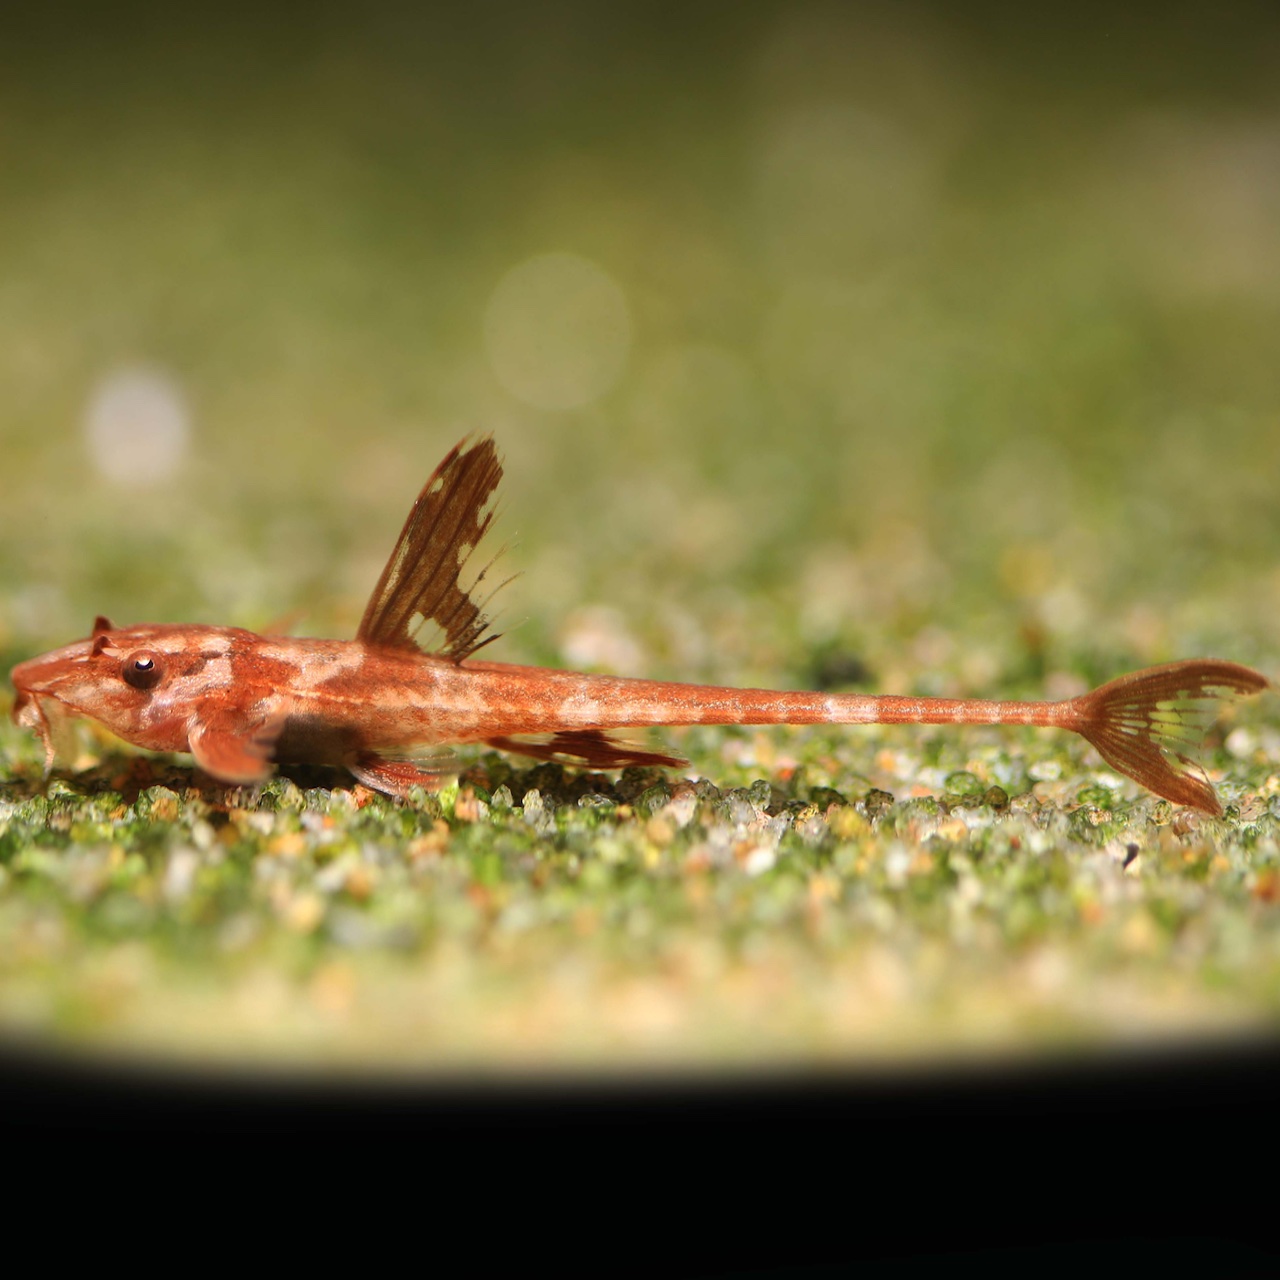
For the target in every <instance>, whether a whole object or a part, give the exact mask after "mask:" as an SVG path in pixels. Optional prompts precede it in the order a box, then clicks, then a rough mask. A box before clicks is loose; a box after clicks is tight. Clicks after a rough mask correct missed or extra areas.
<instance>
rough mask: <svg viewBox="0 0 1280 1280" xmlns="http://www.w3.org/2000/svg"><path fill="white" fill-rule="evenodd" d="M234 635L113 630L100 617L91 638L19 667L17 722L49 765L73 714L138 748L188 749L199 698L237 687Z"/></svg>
mask: <svg viewBox="0 0 1280 1280" xmlns="http://www.w3.org/2000/svg"><path fill="white" fill-rule="evenodd" d="M236 634H237V633H236V632H235V631H234V629H229V628H220V627H198V626H174V625H140V626H132V627H113V626H112V625H111V623H110V622H108V621H107V620H106V619H105V618H98V619H97V621H96V622H95V623H94V628H93V632H92V634H91V635H89V636H88V637H87V638H86V639H84V640H77V641H76V642H75V643H74V644H69V645H64V646H63V647H62V648H60V649H53V650H50V652H48V653H44V654H41V655H40V656H39V657H36V658H31V659H29V660H28V661H27V662H20V663H19V664H18V665H17V666H16V667H14V668H13V671H12V676H11V678H12V680H13V686H14V689H15V691H16V693H17V697H16V698H15V700H14V704H13V712H12V715H13V719H14V722H15V723H16V724H19V725H21V726H23V727H24V728H27V729H31V730H32V731H34V732H35V733H36V734H38V735H39V737H40V739H41V741H42V742H43V743H44V748H45V757H46V768H49V767H52V764H53V759H54V756H55V754H56V747H55V743H54V737H55V734H54V728H55V725H56V724H57V723H59V722H61V721H63V720H65V719H67V718H69V717H75V716H83V717H87V718H88V719H91V720H94V721H97V723H99V724H101V725H102V726H103V727H105V728H106V729H109V730H110V731H111V732H112V733H114V734H115V735H116V736H117V737H120V738H123V739H125V741H127V742H132V743H133V744H134V745H135V746H140V747H147V748H150V749H152V750H158V751H183V750H186V747H187V723H188V721H189V719H190V717H191V714H192V710H193V708H194V707H195V706H196V705H198V702H199V699H201V698H203V697H205V696H207V695H208V694H210V693H213V692H215V691H216V690H218V689H219V688H225V687H226V686H228V685H230V684H231V652H232V649H233V647H234V638H235V635H236Z"/></svg>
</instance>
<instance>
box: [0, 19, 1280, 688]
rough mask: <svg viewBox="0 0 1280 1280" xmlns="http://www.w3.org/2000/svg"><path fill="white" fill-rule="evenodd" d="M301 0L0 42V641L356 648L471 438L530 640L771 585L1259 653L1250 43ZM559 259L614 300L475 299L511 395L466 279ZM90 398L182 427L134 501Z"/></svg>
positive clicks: (1176, 29) (803, 603) (921, 613)
mask: <svg viewBox="0 0 1280 1280" xmlns="http://www.w3.org/2000/svg"><path fill="white" fill-rule="evenodd" d="M308 10H309V11H308V12H299V11H298V10H297V9H296V8H295V7H293V6H289V7H288V11H287V16H286V15H285V13H283V12H282V13H280V14H279V15H278V16H274V17H273V16H270V14H268V16H262V15H261V14H259V13H257V12H255V11H253V10H249V9H244V10H237V9H236V8H234V7H232V8H231V9H229V10H227V11H225V12H221V13H220V15H219V16H218V17H217V18H216V19H209V20H208V21H198V20H195V19H193V18H191V17H189V16H186V15H183V14H181V13H175V12H172V11H170V10H168V9H165V8H161V7H156V8H154V9H145V10H142V9H136V8H130V7H129V6H128V5H126V6H123V7H119V8H113V9H112V11H111V12H110V13H109V14H104V13H97V12H91V11H90V9H89V7H86V8H85V10H84V11H83V12H81V13H79V14H77V15H76V16H74V17H72V16H67V15H64V16H62V17H59V18H56V19H55V18H54V17H52V16H45V17H43V18H41V17H38V16H36V17H26V18H23V19H18V20H17V21H16V23H15V24H10V28H9V30H8V32H7V35H6V39H5V41H4V44H3V47H0V172H2V173H3V178H2V179H0V443H2V444H3V448H4V457H5V467H4V474H5V477H6V478H5V481H4V499H5V500H4V502H3V503H2V504H0V522H2V523H0V591H3V597H2V598H3V602H4V607H3V609H0V627H2V628H3V633H2V634H3V642H4V644H5V647H6V648H8V649H11V650H13V651H14V652H26V651H29V650H30V649H32V648H36V649H38V648H43V647H47V646H48V645H49V644H51V643H53V642H55V641H57V642H60V641H62V640H63V639H64V638H66V637H68V636H71V635H79V634H82V633H83V632H84V631H85V629H86V624H87V622H88V620H89V618H90V617H91V616H92V614H93V613H94V612H95V611H99V610H107V611H110V612H112V613H114V614H119V615H120V617H121V620H126V619H142V618H157V619H158V618H165V619H169V618H175V619H176V618H199V619H204V620H211V621H219V622H222V621H226V622H230V621H237V622H246V623H249V624H252V623H254V622H259V623H260V622H263V621H265V620H266V619H267V618H268V617H270V616H274V615H275V614H278V613H282V612H285V611H287V610H290V609H293V608H297V607H306V608H307V609H308V610H310V611H312V616H310V617H309V618H308V622H309V623H310V624H312V625H313V627H315V628H335V627H349V626H350V625H351V623H352V621H353V620H354V619H355V618H356V617H358V613H359V609H360V607H361V605H362V599H363V595H364V593H365V591H366V590H367V588H368V584H369V583H370V582H371V581H372V578H373V576H374V575H375V573H376V569H377V567H378V564H379V562H380V560H381V558H382V557H383V556H384V555H385V553H386V550H387V548H388V546H389V543H390V541H391V539H392V538H393V536H394V532H395V530H396V529H397V528H398V526H399V523H400V520H401V519H402V516H403V512H404V511H405V510H406V509H407V506H408V503H409V501H410V499H411V498H412V496H413V494H414V492H415V491H416V488H417V486H418V484H419V483H420V482H421V480H422V479H424V478H425V476H426V475H427V474H428V473H429V472H430V470H431V468H432V467H433V466H434V465H435V463H436V461H437V460H438V458H439V457H440V456H441V455H442V454H443V452H444V451H445V449H446V448H447V447H448V446H449V445H450V444H452V443H453V442H454V440H455V439H456V438H457V437H459V436H460V435H461V434H463V433H464V432H465V431H468V430H492V431H494V432H495V433H496V434H497V436H498V439H499V443H500V444H501V446H502V448H503V450H504V452H505V454H506V457H507V460H508V481H507V485H506V504H507V512H508V514H507V518H506V519H505V521H504V523H503V534H504V536H506V537H509V538H514V539H517V540H518V542H519V549H518V552H517V554H516V555H515V556H514V557H512V558H511V561H512V562H513V563H514V562H516V561H518V567H520V568H522V569H523V570H524V571H525V574H526V576H525V578H524V580H523V582H522V583H521V585H519V586H517V587H515V588H514V589H512V590H511V592H509V595H508V602H507V603H508V609H509V611H514V613H513V618H509V619H508V621H512V620H514V621H516V622H520V621H524V625H523V626H522V627H521V628H520V629H519V631H518V633H517V634H516V635H515V636H514V637H513V643H514V644H515V646H516V648H517V649H518V650H519V649H522V648H528V649H529V650H531V651H534V652H537V653H539V654H544V655H545V656H549V652H548V650H549V646H551V645H552V644H553V643H554V634H555V628H556V627H557V626H558V625H559V623H560V621H561V620H562V618H563V616H564V614H565V612H566V611H568V610H569V609H571V608H573V607H574V606H578V605H581V604H583V603H584V602H590V601H596V600H607V601H608V602H609V603H611V604H613V605H615V606H616V607H617V608H618V609H620V610H621V611H622V612H623V613H624V614H625V615H626V616H627V618H628V619H629V620H630V623H631V625H634V626H636V627H639V628H641V629H645V628H649V629H651V631H652V634H651V635H650V636H649V640H650V642H651V644H652V646H653V647H654V648H655V653H654V659H655V661H656V662H658V663H660V664H661V665H662V666H663V668H664V670H665V669H674V667H675V666H676V665H679V666H680V667H681V669H683V667H684V664H685V662H686V661H687V660H688V658H689V657H690V656H692V655H690V654H686V653H667V652H666V649H667V648H670V646H671V645H673V644H675V641H674V640H673V639H672V637H671V636H669V635H665V634H664V632H663V629H662V627H661V626H659V625H658V623H657V622H656V621H655V619H657V618H660V617H661V616H662V615H663V613H664V611H665V612H666V614H667V615H668V617H672V616H674V615H675V613H676V612H677V611H692V612H693V614H694V615H695V616H696V618H697V621H698V623H699V625H703V624H706V623H707V619H708V616H711V617H712V618H713V617H714V616H715V615H716V614H717V612H719V611H720V610H722V609H723V608H727V607H729V606H730V604H731V601H728V600H726V599H723V598H722V593H724V592H726V591H729V592H730V593H731V594H732V595H734V596H738V595H740V594H742V593H747V592H751V591H755V590H756V589H759V591H760V592H762V593H763V600H764V603H763V604H762V605H761V607H760V608H759V609H758V610H753V611H752V618H751V621H752V626H753V628H760V627H763V628H764V629H765V631H766V632H767V631H768V630H769V629H770V628H772V627H773V626H775V625H777V624H775V623H773V622H771V621H770V619H771V617H777V618H786V619H796V620H799V622H800V623H801V625H802V627H803V628H804V630H803V634H802V639H803V640H804V641H805V642H806V643H819V642H822V641H825V640H828V639H831V638H832V637H833V636H839V635H841V634H842V633H844V632H846V631H849V630H850V629H851V630H852V631H853V640H854V641H856V642H857V643H858V644H861V645H866V644H871V645H874V644H875V638H876V636H877V635H878V634H883V633H884V631H885V630H886V629H887V630H890V631H892V630H893V629H894V627H895V624H896V622H897V621H898V615H900V614H905V615H907V616H906V617H905V619H903V620H904V621H905V623H906V624H907V625H909V626H910V627H911V628H912V629H916V628H919V627H920V626H923V625H925V624H926V623H928V622H930V621H932V622H935V623H938V624H939V625H945V626H946V627H948V628H950V627H954V626H960V627H962V628H964V629H968V628H971V627H978V628H982V627H989V628H990V630H991V631H992V634H993V635H996V634H999V633H1005V632H1009V631H1011V630H1013V629H1015V628H1016V627H1017V626H1018V625H1019V623H1020V622H1023V621H1027V620H1030V621H1031V622H1034V623H1036V624H1037V625H1038V626H1040V627H1042V628H1043V629H1045V630H1046V631H1047V632H1048V633H1049V634H1050V637H1051V639H1050V641H1049V642H1050V643H1056V642H1058V641H1065V642H1066V643H1067V644H1068V646H1069V645H1070V642H1071V640H1073V639H1077V640H1078V639H1081V638H1083V637H1093V638H1094V639H1095V640H1097V641H1098V643H1101V644H1103V645H1105V646H1107V647H1118V648H1122V649H1125V650H1129V651H1131V653H1132V657H1133V658H1134V659H1142V660H1146V659H1149V658H1150V659H1155V658H1159V657H1165V656H1172V655H1174V654H1175V653H1181V652H1190V651H1192V650H1198V649H1205V648H1206V647H1207V648H1209V649H1212V650H1214V651H1218V652H1222V653H1225V654H1229V655H1230V656H1233V657H1237V658H1240V659H1241V660H1245V661H1249V660H1257V659H1259V658H1260V657H1261V656H1263V655H1265V654H1268V653H1271V652H1273V651H1274V650H1273V640H1272V633H1273V630H1274V628H1273V626H1272V623H1273V620H1274V618H1275V616H1276V611H1277V605H1278V604H1280V569H1278V568H1277V564H1278V561H1277V557H1276V554H1275V553H1276V543H1277V527H1276V526H1277V519H1276V503H1275V479H1274V478H1275V475H1276V472H1277V460H1278V459H1280V417H1278V405H1280V360H1277V358H1276V353H1277V341H1276V340H1277V336H1278V335H1280V328H1278V323H1280V89H1278V88H1277V86H1278V85H1280V76H1278V75H1277V71H1278V70H1280V17H1278V16H1277V15H1276V13H1275V11H1274V8H1273V7H1272V6H1269V5H1263V4H1260V5H1256V6H1248V5H1239V4H1236V5H1227V6H1224V7H1215V9H1214V11H1213V12H1212V13H1210V12H1207V11H1206V10H1205V8H1204V6H1199V5H1192V4H1188V5H1171V6H1166V7H1164V10H1163V13H1162V14H1161V16H1160V17H1159V18H1158V19H1157V18H1153V17H1152V16H1151V15H1150V13H1149V12H1146V11H1143V12H1142V14H1141V16H1137V15H1128V16H1126V15H1125V14H1124V13H1117V12H1115V11H1114V9H1113V7H1112V6H1098V7H1097V8H1090V7H1088V6H1086V7H1085V8H1083V9H1078V10H1073V11H1072V12H1071V13H1070V14H1069V15H1068V14H1066V13H1065V12H1064V13H1062V14H1060V15H1058V16H1056V17H1055V16H1054V15H1052V14H1044V13H1034V14H1032V13H1026V12H1023V11H1022V10H1021V9H1020V7H1018V6H1014V5H996V6H992V5H977V6H966V7H965V9H964V12H963V13H960V12H957V11H956V7H955V6H928V5H910V4H908V5H875V4H873V5H822V4H817V5H795V4H735V5H693V6H663V5H627V4H622V5H610V6H608V7H607V9H606V8H605V7H602V6H597V5H588V4H580V5H575V4H552V5H550V6H546V7H541V8H540V9H539V11H538V12H537V13H536V14H534V13H530V12H528V11H526V10H525V8H524V7H522V6H517V5H501V4H498V5H480V6H477V7H475V8H470V7H467V8H465V9H460V8H456V7H449V6H421V7H417V6H377V5H375V6H371V7H370V8H368V9H366V10H361V11H360V12H359V13H357V12H355V11H353V10H351V9H349V8H347V7H333V6H325V5H317V6H309V7H308ZM73 12H74V11H73ZM555 253H559V254H569V255H575V257H574V258H573V259H570V260H569V261H570V264H571V265H578V260H579V259H581V260H585V262H586V264H588V266H587V269H588V271H589V270H590V268H592V267H593V268H594V269H595V271H596V272H597V273H598V275H597V276H594V277H589V278H588V279H587V281H586V292H587V294H588V295H590V292H591V287H592V286H593V285H594V286H595V287H596V288H597V289H604V290H605V291H606V296H605V297H604V301H603V303H602V302H601V300H600V299H599V298H594V297H592V296H588V297H587V298H586V300H585V302H584V304H583V306H584V307H585V310H583V309H582V308H581V307H580V308H579V313H580V314H579V313H575V312H574V301H573V297H574V290H575V288H576V287H577V286H578V285H580V284H581V281H576V282H575V279H573V278H572V275H573V273H572V272H570V277H571V278H570V279H568V280H567V281H565V282H559V284H558V282H557V280H556V279H555V277H554V273H553V275H552V278H551V279H550V282H549V284H548V285H547V288H546V290H545V291H544V293H543V294H539V293H538V292H537V289H536V288H534V289H532V291H530V290H528V289H526V291H525V294H526V295H527V296H516V297H515V298H514V299H509V306H508V308H507V311H506V312H505V313H504V314H505V315H506V316H507V321H506V323H507V328H508V329H509V330H512V334H511V336H510V341H509V343H508V345H510V342H514V343H515V344H516V345H517V347H518V348H519V344H520V343H522V342H523V343H524V344H525V346H524V348H520V349H518V350H517V351H516V353H515V356H514V357H510V358H508V364H510V362H511V359H515V360H516V361H517V362H518V361H519V359H520V358H521V352H522V351H523V352H524V358H525V360H526V365H525V366H518V367H517V368H516V369H515V375H512V376H506V377H504V376H503V366H502V352H501V350H500V349H499V348H500V347H501V334H498V335H497V336H495V335H494V334H493V333H492V332H490V330H492V329H493V327H494V326H495V325H496V326H497V327H498V328H501V325H502V323H503V319H502V316H501V315H500V316H498V317H496V318H495V317H494V316H493V314H492V312H493V309H494V307H495V306H496V305H498V304H500V302H501V297H500V296H499V295H500V286H501V285H502V283H503V281H504V279H506V278H508V273H509V272H512V271H513V270H514V269H517V268H519V267H520V266H521V264H524V263H527V262H528V261H529V260H530V259H534V258H536V257H538V256H539V255H546V254H555ZM560 261H561V263H562V264H563V261H564V260H563V259H561V260H560ZM552 265H553V266H554V265H555V263H554V261H553V263H552ZM602 282H603V283H602ZM610 288H612V289H613V290H616V294H613V295H609V294H608V293H607V291H608V290H609V289H610ZM518 292H519V291H518V290H517V294H518ZM579 292H581V289H579ZM615 302H616V303H617V304H618V305H620V306H621V308H622V316H621V320H620V321H619V320H618V317H617V315H616V314H615V312H611V311H609V310H608V308H609V306H610V305H612V304H613V303H615ZM601 305H603V306H604V307H605V311H603V312H602V311H600V306H601ZM593 306H594V307H595V310H593V309H592V308H593ZM522 308H523V310H522ZM606 313H607V314H606ZM602 317H603V319H602ZM611 319H612V321H613V323H614V324H615V325H618V324H620V326H621V329H620V331H615V329H614V328H611V327H610V321H611ZM487 325H488V329H487ZM544 357H545V358H546V359H547V360H549V361H550V371H549V372H546V371H545V370H544V372H545V378H544V381H546V379H550V381H549V383H548V384H547V386H546V387H544V386H542V385H541V384H540V383H539V382H538V377H539V374H538V368H539V362H540V361H542V360H543V359H544ZM521 367H524V368H525V369H526V372H527V374H528V376H529V377H531V378H532V383H531V385H530V386H528V387H526V386H524V385H523V384H521V383H520V381H519V376H518V375H519V373H520V368H521ZM130 370H140V371H142V372H143V373H144V374H150V375H152V376H154V377H157V378H159V379H162V380H164V382H165V383H166V384H167V385H168V386H170V388H171V389H172V391H173V393H174V394H175V395H176V396H177V397H178V398H179V399H180V403H181V407H182V412H183V414H184V415H185V417H186V420H187V421H189V435H188V436H187V438H186V445H185V449H184V450H183V451H181V452H180V454H179V456H178V457H177V458H176V459H175V460H174V464H173V465H172V467H171V468H163V467H162V468H161V469H160V472H161V474H159V475H158V476H154V477H152V478H151V479H150V480H149V481H148V476H149V475H150V471H149V469H148V467H147V466H146V465H145V464H146V457H145V456H143V455H146V454H147V453H148V452H149V450H150V448H151V447H152V446H151V445H149V444H148V439H149V438H148V437H147V436H146V434H145V432H144V433H143V435H142V436H141V437H140V438H138V439H137V440H133V438H132V437H130V435H129V433H128V431H127V429H126V430H125V431H124V434H123V435H122V436H121V438H120V439H119V440H118V441H114V440H113V443H112V445H111V446H109V447H110V448H111V449H112V450H113V451H114V453H115V456H116V458H117V461H119V459H120V458H122V457H123V458H129V455H130V452H131V451H136V452H137V454H138V455H139V457H138V458H137V460H136V461H137V464H138V465H136V466H131V467H130V466H126V467H125V468H124V470H125V471H126V472H129V471H130V470H132V472H133V473H134V475H133V478H132V479H129V478H128V477H127V476H126V478H125V479H123V480H122V479H118V478H117V479H113V478H112V476H111V475H108V474H104V473H103V470H102V468H101V466H95V463H94V459H93V456H92V454H91V451H90V450H89V449H88V448H87V447H86V434H85V433H86V421H87V419H88V417H89V415H90V411H91V406H92V404H93V402H94V397H95V395H98V394H101V392H102V389H103V387H104V384H109V381H110V379H112V378H113V377H116V376H118V375H120V374H121V373H122V371H123V372H125V373H127V372H128V371H130ZM513 377H514V381H513ZM557 379H560V380H561V381H564V380H566V379H567V384H566V387H565V388H564V389H563V392H564V394H561V395H559V398H558V399H557V381H556V380H557ZM526 380H527V379H526ZM575 397H576V399H577V402H576V403H570V404H569V405H568V406H567V407H559V406H560V404H561V403H562V402H563V401H565V400H566V398H567V399H568V400H569V401H573V400H574V399H575ZM548 401H550V403H551V405H552V407H549V408H548V407H545V404H546V403H547V402H548ZM130 461H131V462H132V461H133V460H132V459H131V460H130ZM819 597H820V598H819ZM1197 601H1199V602H1200V603H1199V604H1197V603H1196V602H1197ZM668 630H670V627H668ZM846 638H848V637H846ZM741 643H743V644H748V645H749V644H751V643H752V641H751V640H750V638H744V639H743V640H742V642H741ZM732 660H733V659H732V658H731V661H732ZM778 660H779V659H778V658H776V657H775V656H774V655H772V654H770V655H769V662H770V664H772V663H773V662H774V661H778ZM781 660H784V661H785V658H784V659H781ZM717 661H718V659H717V658H716V657H715V655H708V656H706V657H705V659H704V661H703V662H702V664H701V665H702V666H703V667H705V668H707V669H710V668H711V667H714V666H715V665H716V663H717ZM977 674H978V675H979V676H980V677H983V678H984V679H986V680H989V679H992V678H993V676H991V675H986V673H982V672H979V673H977Z"/></svg>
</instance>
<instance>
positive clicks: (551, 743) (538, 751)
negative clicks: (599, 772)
mask: <svg viewBox="0 0 1280 1280" xmlns="http://www.w3.org/2000/svg"><path fill="white" fill-rule="evenodd" d="M486 741H487V742H488V744H489V745H490V746H491V747H497V748H498V750H499V751H514V752H516V753H517V754H519V755H522V756H532V757H533V758H534V759H535V760H557V761H559V762H560V763H561V764H585V765H590V766H591V767H592V768H593V769H626V768H628V767H630V766H631V765H663V766H667V767H673V768H679V767H680V766H681V765H686V764H688V763H689V762H688V761H687V760H683V759H681V758H680V757H679V756H670V755H667V754H666V753H664V752H661V751H647V750H646V749H645V748H644V747H638V746H636V745H635V744H634V743H632V742H623V741H621V740H620V739H618V738H614V737H612V736H611V735H610V734H608V733H606V732H605V731H604V730H603V729H564V730H562V731H561V732H560V733H548V734H529V735H527V736H526V735H524V734H519V735H512V736H510V737H506V738H487V739H486Z"/></svg>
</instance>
